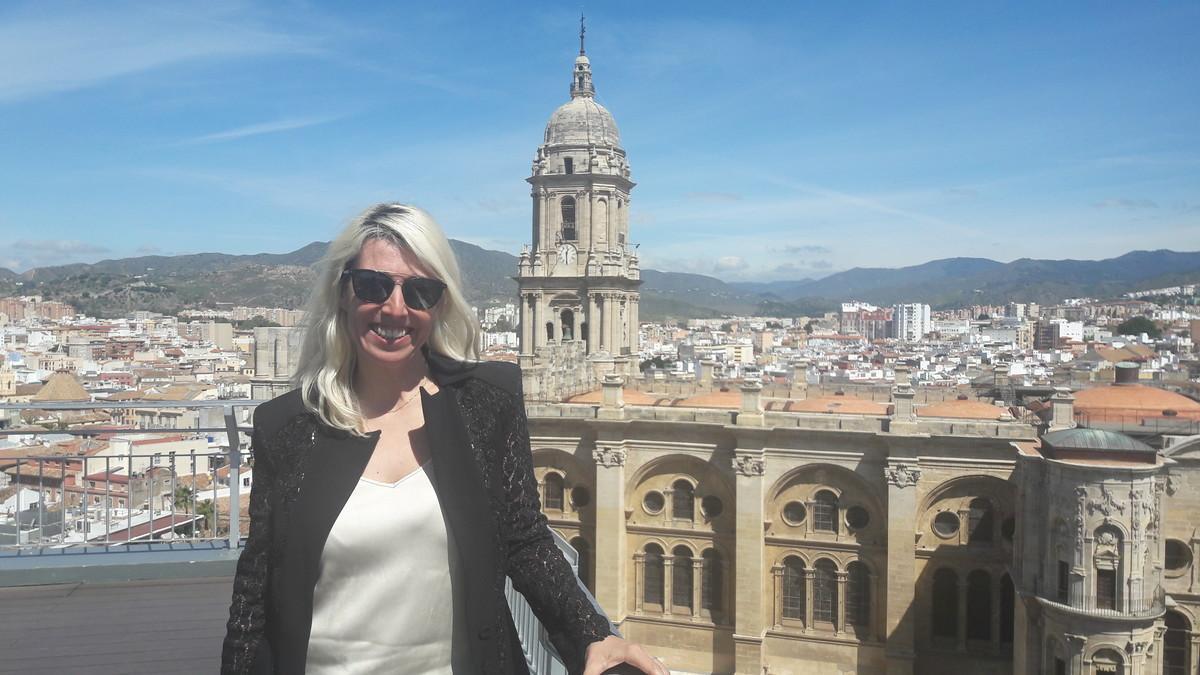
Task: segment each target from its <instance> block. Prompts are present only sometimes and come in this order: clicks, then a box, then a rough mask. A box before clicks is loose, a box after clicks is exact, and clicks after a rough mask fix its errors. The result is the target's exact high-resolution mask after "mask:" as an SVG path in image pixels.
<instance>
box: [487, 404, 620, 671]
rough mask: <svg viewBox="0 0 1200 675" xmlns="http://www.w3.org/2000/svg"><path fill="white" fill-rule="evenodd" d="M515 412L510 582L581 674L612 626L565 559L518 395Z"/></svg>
mask: <svg viewBox="0 0 1200 675" xmlns="http://www.w3.org/2000/svg"><path fill="white" fill-rule="evenodd" d="M511 398H512V400H513V404H512V407H513V409H512V410H510V411H507V412H508V413H509V414H508V415H507V418H508V419H509V420H510V422H509V423H508V424H507V425H506V433H505V438H504V439H503V440H504V443H505V447H504V448H503V450H504V452H503V455H502V459H501V462H502V466H501V470H502V472H503V473H502V477H503V481H504V496H505V501H506V502H507V504H508V512H507V514H506V515H505V527H504V532H505V537H506V541H505V544H506V546H507V549H508V569H507V573H508V576H509V578H511V579H512V582H513V588H515V589H516V590H517V591H518V592H520V593H521V595H523V596H525V599H526V600H527V601H528V602H529V606H530V607H531V608H532V609H533V612H534V614H536V615H537V617H538V620H540V621H541V622H542V625H544V626H545V627H546V631H547V633H549V637H550V640H551V641H552V642H553V644H554V646H555V648H556V649H557V650H558V652H559V655H560V656H561V657H562V658H563V661H564V662H565V664H566V665H567V668H568V670H569V671H570V672H572V673H576V672H580V671H582V670H583V657H584V652H585V650H586V649H587V646H588V645H589V644H591V643H593V642H596V641H598V640H603V639H604V638H605V637H607V636H609V635H611V634H612V632H611V624H610V623H609V621H608V618H607V617H605V616H604V614H603V613H602V612H600V611H599V610H598V609H597V608H596V607H593V605H592V603H591V602H590V601H589V599H588V597H587V596H586V595H585V594H584V592H583V590H582V589H581V588H580V585H579V583H578V579H577V577H576V576H575V574H574V572H572V570H571V565H570V563H568V562H567V560H566V558H565V557H564V556H563V554H562V551H560V550H559V549H558V545H557V544H555V543H554V538H553V535H551V533H550V526H549V524H548V522H547V521H546V516H545V515H543V514H542V511H541V505H540V502H539V500H538V492H537V481H536V480H535V479H534V475H533V458H532V456H531V454H530V450H529V428H528V422H527V420H526V417H525V405H524V402H523V400H522V398H521V396H520V395H519V394H517V395H514V396H512V397H511Z"/></svg>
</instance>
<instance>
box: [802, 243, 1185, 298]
mask: <svg viewBox="0 0 1200 675" xmlns="http://www.w3.org/2000/svg"><path fill="white" fill-rule="evenodd" d="M1188 281H1190V282H1192V283H1195V282H1197V281H1200V252H1191V253H1179V252H1175V251H1167V250H1158V251H1133V252H1131V253H1126V254H1125V255H1123V256H1120V257H1117V258H1109V259H1107V260H1033V259H1030V258H1022V259H1020V260H1014V261H1012V262H1010V263H1000V262H996V261H994V260H987V259H983V258H947V259H944V260H934V261H931V262H927V263H924V264H921V265H913V266H911V267H901V268H897V269H886V268H855V269H851V270H847V271H845V272H839V273H837V274H832V275H830V276H828V277H825V278H823V279H820V280H818V281H814V282H811V283H806V284H803V285H800V286H798V287H796V289H795V290H794V292H793V294H792V295H790V296H785V299H786V300H791V301H796V300H800V299H803V298H830V299H839V300H852V299H857V300H865V301H867V302H874V303H877V304H893V303H897V302H924V303H928V304H930V305H933V306H934V307H935V308H944V307H961V306H967V305H971V304H1001V303H1004V302H1009V301H1013V302H1038V303H1043V304H1053V303H1057V302H1061V301H1062V299H1063V298H1069V297H1080V296H1087V297H1113V296H1118V295H1120V294H1121V293H1125V292H1127V291H1131V290H1139V289H1143V288H1156V287H1160V286H1170V285H1176V284H1179V283H1184V282H1188Z"/></svg>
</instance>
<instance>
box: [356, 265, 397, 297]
mask: <svg viewBox="0 0 1200 675" xmlns="http://www.w3.org/2000/svg"><path fill="white" fill-rule="evenodd" d="M350 281H351V283H352V285H353V286H354V295H356V296H358V299H359V300H362V301H363V302H373V303H382V302H387V299H388V296H389V295H391V294H392V289H394V288H395V287H396V282H395V281H394V280H393V279H392V278H391V277H389V276H388V275H386V274H382V273H380V272H376V271H374V270H352V271H351V272H350Z"/></svg>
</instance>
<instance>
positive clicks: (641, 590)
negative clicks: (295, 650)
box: [633, 551, 646, 613]
mask: <svg viewBox="0 0 1200 675" xmlns="http://www.w3.org/2000/svg"><path fill="white" fill-rule="evenodd" d="M633 575H634V589H633V593H634V595H633V608H634V611H635V612H639V613H640V612H641V611H642V610H643V607H642V600H643V599H644V598H645V597H646V554H645V553H643V552H641V551H638V552H637V553H634V554H633Z"/></svg>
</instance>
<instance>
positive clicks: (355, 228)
mask: <svg viewBox="0 0 1200 675" xmlns="http://www.w3.org/2000/svg"><path fill="white" fill-rule="evenodd" d="M372 239H381V240H383V241H386V242H388V243H390V244H392V245H394V246H396V247H398V248H403V249H406V250H408V251H410V252H412V254H413V255H415V256H416V257H417V259H418V260H419V261H420V262H421V265H423V266H424V267H425V268H426V269H427V270H429V272H430V273H431V274H433V276H435V277H437V278H438V279H441V280H442V281H443V282H444V283H445V284H446V292H445V293H444V294H443V295H442V300H441V302H440V303H438V305H437V308H436V310H435V313H434V324H433V331H432V333H431V334H430V336H429V344H428V347H429V349H430V350H431V351H433V352H435V353H438V354H441V355H443V356H447V357H450V358H452V359H455V360H458V361H469V360H478V357H479V323H478V321H477V319H476V317H475V312H474V311H473V310H472V309H471V306H470V305H468V304H467V301H466V298H465V297H463V293H462V282H461V278H462V277H461V275H460V274H459V271H458V261H457V260H456V259H455V258H454V251H452V250H451V249H450V242H449V241H447V240H446V235H445V234H444V233H443V232H442V228H441V227H440V226H438V224H437V222H436V221H434V219H433V217H432V216H430V215H429V214H428V213H426V212H425V211H423V210H421V209H419V208H417V207H415V206H409V205H406V204H377V205H375V206H373V207H371V208H369V209H367V210H366V211H364V212H363V213H362V214H361V215H359V216H358V217H357V218H355V219H354V220H352V221H351V222H350V224H349V225H347V226H346V229H344V230H342V232H341V234H339V235H338V236H337V238H336V239H334V240H333V242H331V243H330V244H329V250H328V251H326V253H325V256H324V258H322V259H321V262H320V263H318V266H317V269H318V272H317V275H318V276H317V284H316V287H315V288H314V289H313V291H312V293H311V294H310V295H309V298H308V303H307V304H306V307H305V309H306V312H305V320H304V327H305V333H304V345H303V347H301V349H300V365H299V368H298V369H297V371H296V375H295V377H294V378H293V379H294V382H295V385H296V386H298V387H299V388H300V391H301V395H302V396H303V398H304V404H305V406H306V407H307V408H308V409H309V410H311V411H312V412H314V413H316V414H317V415H318V416H319V417H320V418H321V421H323V422H324V423H325V424H328V425H329V426H331V427H334V428H337V429H343V430H346V431H349V432H351V433H360V432H359V429H360V427H361V422H362V413H361V410H360V408H359V405H358V397H357V395H356V394H355V392H354V386H353V384H354V368H355V365H356V362H357V358H358V357H357V353H356V352H355V349H354V342H353V339H352V336H351V335H350V326H349V317H348V316H347V313H346V310H345V308H344V307H343V304H342V294H343V293H344V292H346V291H345V286H344V284H343V282H342V270H344V269H346V268H347V266H348V265H349V264H350V263H351V261H353V260H354V259H355V258H356V257H358V254H359V252H360V251H361V250H362V247H363V245H364V244H366V243H367V242H368V241H370V240H372Z"/></svg>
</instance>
